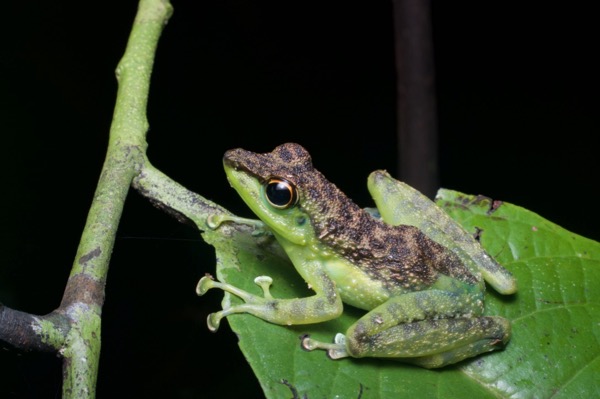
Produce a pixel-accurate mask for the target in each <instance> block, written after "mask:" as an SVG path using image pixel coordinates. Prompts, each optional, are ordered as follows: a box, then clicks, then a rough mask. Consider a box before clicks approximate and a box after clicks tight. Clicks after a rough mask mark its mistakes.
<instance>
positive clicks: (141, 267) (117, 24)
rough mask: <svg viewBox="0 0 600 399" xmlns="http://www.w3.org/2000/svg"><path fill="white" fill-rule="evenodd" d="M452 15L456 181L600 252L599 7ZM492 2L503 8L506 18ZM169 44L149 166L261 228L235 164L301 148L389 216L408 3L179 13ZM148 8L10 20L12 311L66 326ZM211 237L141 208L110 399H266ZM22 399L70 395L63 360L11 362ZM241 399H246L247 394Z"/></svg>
mask: <svg viewBox="0 0 600 399" xmlns="http://www.w3.org/2000/svg"><path fill="white" fill-rule="evenodd" d="M482 3H483V2H475V1H470V2H459V3H457V2H443V1H433V10H432V13H433V15H432V18H433V29H434V32H433V34H434V46H435V61H436V83H437V90H438V93H437V95H438V117H439V133H440V149H439V152H440V178H441V185H442V186H443V187H446V188H451V189H455V190H459V191H462V192H465V193H471V194H484V195H487V196H490V197H492V198H494V199H500V200H504V201H508V202H511V203H514V204H517V205H521V206H523V207H525V208H528V209H530V210H532V211H534V212H537V213H539V214H541V215H542V216H544V217H546V218H548V219H549V220H551V221H554V222H556V223H558V224H560V225H562V226H564V227H565V228H567V229H569V230H572V231H574V232H577V233H579V234H582V235H585V236H588V237H590V238H593V239H596V240H598V239H600V229H599V228H598V223H599V222H600V217H599V215H598V210H597V205H596V201H597V192H598V191H597V186H598V178H597V175H598V171H599V165H600V162H599V161H598V156H597V153H598V147H597V145H596V141H595V139H596V136H597V135H598V133H599V129H598V127H599V123H598V118H597V113H598V112H597V110H598V108H599V107H598V106H599V104H598V87H597V85H596V73H597V71H598V64H597V63H596V61H595V60H594V58H595V55H596V54H595V53H597V40H596V38H597V33H598V32H597V30H596V29H595V28H594V26H596V25H597V23H596V22H597V21H595V20H594V19H596V18H595V17H594V15H595V14H594V13H593V12H592V10H591V7H592V5H589V6H587V5H586V6H585V7H587V8H584V6H581V5H573V4H576V3H570V4H571V5H569V6H564V5H562V6H561V4H562V3H557V4H556V5H549V4H543V5H540V6H535V5H531V4H528V5H524V4H522V3H518V2H515V3H514V4H511V3H489V2H487V3H485V4H482ZM488 3H489V4H488ZM173 4H174V6H175V13H174V16H173V17H172V19H171V20H170V22H169V24H168V26H167V27H166V30H165V31H164V34H163V37H162V38H161V41H160V44H159V49H158V53H157V60H156V64H155V69H154V74H153V81H152V88H151V93H150V103H149V109H148V119H149V122H150V125H151V128H150V132H149V134H148V142H149V150H148V155H149V157H150V159H151V161H152V162H153V164H154V165H155V166H157V167H158V168H159V169H161V170H162V171H164V172H165V173H167V174H168V175H170V176H171V177H172V178H174V179H175V180H177V181H179V182H180V183H182V184H183V185H185V186H187V187H188V188H190V189H192V190H194V191H196V192H198V193H200V194H201V195H204V196H205V197H207V198H209V199H211V200H214V201H216V202H218V203H220V204H222V205H224V206H226V207H227V208H229V209H231V210H233V211H234V212H236V213H238V214H242V215H246V216H248V215H249V213H248V211H247V210H246V209H245V207H244V206H243V204H242V203H241V200H239V199H238V198H237V196H236V194H235V192H234V191H233V190H231V189H230V188H229V187H228V184H227V182H226V179H225V176H224V173H223V171H222V167H221V157H222V155H223V153H224V151H225V150H227V149H229V148H233V147H243V148H246V149H250V150H255V151H261V152H264V151H270V150H271V149H272V148H273V147H275V146H276V145H277V144H280V143H283V142H287V141H296V142H299V143H301V144H303V145H304V146H305V147H306V148H307V149H308V150H309V151H310V152H311V154H312V157H313V160H314V163H315V165H316V167H317V168H318V169H320V170H321V171H322V172H323V173H324V174H325V175H326V176H328V177H329V179H330V180H332V181H333V182H335V183H336V184H337V185H338V186H339V187H340V188H341V189H342V190H343V191H345V192H346V193H347V194H348V195H349V196H350V197H352V198H354V199H355V200H356V202H358V203H359V204H361V205H364V206H366V205H370V201H369V197H368V193H367V190H366V177H367V175H368V173H369V172H370V171H371V170H373V169H376V168H385V169H388V170H389V171H392V172H393V171H395V166H396V155H395V154H396V138H395V134H396V133H395V103H394V102H395V88H394V87H395V86H394V85H395V77H394V65H393V36H392V31H393V29H392V14H391V3H390V2H388V1H385V2H384V1H370V2H366V1H345V2H323V1H303V2H284V1H251V0H219V1H179V0H174V1H173ZM136 8H137V2H136V1H129V0H128V1H104V2H83V1H67V0H57V1H28V2H21V1H8V2H5V3H3V10H2V16H3V17H4V18H3V19H4V23H3V25H2V27H1V28H0V29H1V30H2V31H0V32H1V33H2V53H1V54H0V73H1V75H0V101H1V107H0V115H1V118H0V120H1V123H2V133H3V134H2V142H1V144H0V151H1V157H0V176H1V178H2V195H1V198H2V200H1V203H0V204H1V206H2V214H1V219H0V220H1V223H0V226H1V229H0V234H1V237H0V238H1V240H2V241H1V242H2V250H1V251H0V300H1V301H2V302H3V303H5V304H6V305H8V306H11V307H14V308H18V309H20V310H23V311H28V312H33V313H36V314H45V313H48V312H50V311H51V310H52V309H54V308H56V307H57V306H58V304H59V302H60V299H61V296H62V290H63V288H64V284H65V281H66V278H67V276H68V274H69V271H70V266H71V263H72V261H73V258H74V255H75V251H76V248H77V245H78V240H79V235H80V234H81V231H82V228H83V225H84V223H85V218H86V214H87V210H88V207H89V204H90V202H91V200H92V196H93V192H94V189H95V185H96V181H97V178H98V175H99V171H100V168H101V165H102V162H103V158H104V153H105V149H106V144H107V137H108V129H109V126H110V122H111V115H112V110H113V105H114V99H115V94H116V81H115V79H114V73H113V71H114V69H115V67H116V65H117V62H118V61H119V59H120V57H121V55H122V54H123V51H124V48H125V44H126V41H127V37H128V33H129V30H130V27H131V23H132V21H133V18H134V15H135V11H136ZM212 271H214V254H213V251H212V248H211V247H209V246H208V245H206V244H205V243H204V242H202V241H201V240H199V239H198V235H197V233H196V232H195V231H194V230H192V229H191V228H189V227H187V226H183V225H180V224H178V223H177V222H176V221H174V220H173V219H171V218H170V217H168V216H166V215H164V214H163V213H161V212H160V211H158V210H156V209H155V208H153V207H152V206H151V205H149V204H148V202H147V201H145V200H144V199H143V198H141V197H140V196H139V195H138V194H137V193H135V192H132V193H131V195H130V197H129V198H128V201H127V204H126V207H125V211H124V215H123V219H122V224H121V226H120V229H119V234H118V239H117V242H116V245H115V250H114V253H113V261H112V263H111V270H110V273H109V278H108V284H107V291H106V304H105V306H104V310H103V328H102V338H103V342H102V356H101V362H100V373H99V381H98V397H101V398H103V397H146V398H148V397H161V398H162V397H175V398H191V397H199V396H200V395H201V394H205V395H206V397H232V396H237V397H241V396H243V397H261V396H262V395H261V391H260V388H259V386H258V383H257V382H256V380H255V378H254V377H253V375H252V374H251V371H250V370H249V367H248V366H247V365H246V363H245V360H244V359H243V357H242V355H241V354H240V353H239V351H237V345H236V338H235V336H234V334H232V333H231V332H230V330H229V329H228V328H227V326H226V324H225V325H224V326H223V328H222V329H221V330H220V331H219V333H217V334H210V333H208V332H207V329H206V325H205V321H204V320H205V317H206V314H207V313H209V312H210V311H214V310H215V309H217V308H218V306H219V300H220V295H217V294H215V295H211V296H207V297H206V298H202V299H200V298H198V297H196V296H195V293H194V287H195V284H196V282H197V280H198V279H199V277H200V276H201V275H203V274H204V273H206V272H212ZM0 371H1V374H0V397H2V398H4V397H8V398H56V397H60V392H61V391H60V373H61V370H60V360H59V359H58V358H56V357H54V356H53V355H48V354H21V353H18V352H16V351H14V350H10V349H9V348H4V347H3V346H0ZM240 395H241V396H240Z"/></svg>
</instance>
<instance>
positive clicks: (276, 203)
mask: <svg viewBox="0 0 600 399" xmlns="http://www.w3.org/2000/svg"><path fill="white" fill-rule="evenodd" d="M265 197H267V201H269V204H271V205H272V206H273V207H275V208H277V209H287V208H290V207H292V206H294V205H296V202H297V201H298V192H297V190H296V186H294V185H293V184H292V183H290V182H289V181H287V180H284V179H280V178H276V177H273V178H271V179H269V181H268V182H267V184H266V185H265Z"/></svg>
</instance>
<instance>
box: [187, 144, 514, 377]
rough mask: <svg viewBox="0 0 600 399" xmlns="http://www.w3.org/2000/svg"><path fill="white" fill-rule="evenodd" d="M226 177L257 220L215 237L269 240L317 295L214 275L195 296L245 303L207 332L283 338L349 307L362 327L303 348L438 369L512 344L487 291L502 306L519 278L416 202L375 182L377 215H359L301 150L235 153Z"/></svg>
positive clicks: (400, 188) (411, 193) (227, 159)
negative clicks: (274, 333)
mask: <svg viewBox="0 0 600 399" xmlns="http://www.w3.org/2000/svg"><path fill="white" fill-rule="evenodd" d="M223 165H224V169H225V174H226V176H227V179H228V181H229V183H230V185H231V186H232V187H233V188H234V189H235V190H236V191H237V192H238V194H239V195H240V197H241V198H242V200H243V201H244V202H245V203H246V205H247V206H248V207H249V208H250V210H251V211H252V212H253V213H254V214H255V215H256V216H257V217H258V219H259V220H255V219H245V218H241V217H238V216H232V215H230V216H227V215H221V214H220V215H211V216H210V217H209V218H208V220H207V224H208V226H210V228H213V229H217V228H219V226H221V225H222V224H223V223H243V224H249V225H252V226H255V227H259V228H260V229H261V230H262V231H266V232H268V233H269V234H272V236H274V237H275V239H276V240H277V242H278V243H279V244H280V246H281V247H282V248H283V251H284V252H285V254H286V255H287V257H289V260H290V261H291V263H292V264H293V266H294V268H295V269H296V271H297V272H298V274H299V275H300V276H301V278H302V279H303V280H304V281H305V282H306V283H307V285H308V287H309V289H310V290H311V293H314V294H313V295H310V296H306V297H302V298H275V297H273V295H272V294H271V292H270V286H271V285H272V284H273V279H272V278H271V277H269V276H258V277H256V279H255V280H254V282H255V283H256V284H257V285H258V286H259V287H260V288H261V289H262V295H257V294H253V293H250V292H248V291H245V290H243V289H240V288H238V287H236V286H234V285H231V284H229V283H225V282H220V281H217V280H216V279H214V278H213V277H212V276H210V275H206V276H204V277H202V278H201V279H200V281H199V282H198V285H197V289H196V292H197V294H198V295H204V294H206V292H207V291H208V290H210V289H220V290H223V291H225V292H229V293H230V294H232V295H234V296H237V297H239V298H240V299H241V300H242V303H239V304H233V305H232V304H231V303H228V304H227V305H225V308H224V309H222V310H221V311H218V312H215V313H211V314H209V315H208V317H207V324H208V328H209V329H210V330H211V331H217V329H218V328H219V325H220V323H221V321H222V320H223V319H224V318H226V317H228V316H231V315H234V314H242V313H247V314H251V315H253V316H255V317H258V318H260V319H263V320H265V321H267V322H270V323H274V324H279V325H284V326H292V325H307V324H313V323H322V322H326V321H329V320H333V319H336V318H338V317H339V316H340V315H341V314H342V312H343V310H344V306H346V305H348V306H352V307H354V308H358V309H360V310H362V311H364V315H362V316H361V317H360V318H358V320H357V321H356V322H354V324H352V325H351V326H350V327H349V328H348V329H347V330H346V331H341V332H339V333H337V334H336V335H335V336H334V337H333V339H332V341H330V342H323V341H320V340H316V339H314V338H312V337H311V336H310V335H309V334H305V335H303V336H302V337H301V338H300V347H301V348H302V349H304V350H306V351H314V350H323V351H325V352H326V353H327V355H328V357H329V358H330V359H333V360H338V359H343V358H387V359H394V360H399V361H402V362H406V363H409V364H413V365H416V366H419V367H423V368H427V369H435V368H440V367H445V366H447V365H451V364H455V363H458V362H460V361H462V360H465V359H468V358H472V357H474V356H477V355H480V354H483V353H486V352H491V351H495V350H500V349H503V348H505V347H506V345H507V344H508V342H509V340H510V336H511V324H510V321H509V320H507V319H506V318H503V317H500V316H487V315H484V314H483V313H484V295H485V291H486V282H487V283H488V284H490V285H491V286H492V287H494V288H495V290H496V291H498V292H500V293H501V294H505V295H509V294H513V293H515V292H516V290H517V287H516V280H515V278H514V276H513V275H512V273H511V272H510V271H508V270H507V269H506V268H504V267H503V266H501V265H500V264H498V263H497V262H496V261H495V260H494V259H493V257H491V256H490V255H489V254H487V252H486V251H485V250H484V249H483V248H482V247H481V246H480V244H479V243H478V241H477V240H476V239H475V238H473V236H472V235H471V234H469V233H468V232H466V230H464V229H462V228H461V227H460V225H458V223H457V222H455V221H453V220H452V219H451V218H450V217H449V216H448V215H447V213H445V212H444V211H443V210H442V209H441V208H439V207H438V206H437V205H435V203H434V202H433V201H431V200H429V198H427V197H425V196H424V195H423V194H421V193H419V192H418V191H417V190H414V189H412V188H410V186H408V185H406V184H405V183H402V182H399V181H398V180H395V179H393V178H392V177H391V176H390V175H389V174H388V173H387V172H386V171H382V170H380V171H375V172H373V173H372V174H371V175H370V176H369V179H368V188H369V191H370V193H371V194H372V196H373V197H374V199H375V203H376V205H377V209H375V210H374V209H372V208H371V209H365V208H361V207H359V206H358V205H357V204H356V203H355V202H353V201H352V200H351V199H350V198H348V197H347V196H346V195H345V194H344V193H343V192H342V191H341V190H340V189H339V188H338V187H337V186H336V185H334V184H333V183H331V182H330V181H328V180H327V179H326V177H325V176H324V175H323V174H322V173H321V172H319V171H318V170H317V169H315V167H314V166H313V162H312V158H311V156H310V154H309V153H308V151H307V150H306V149H305V148H304V147H302V146H301V145H300V144H296V143H285V144H282V145H279V146H277V147H276V148H275V149H274V150H273V151H271V152H267V153H256V152H252V151H248V150H244V149H241V148H236V149H232V150H228V151H227V152H226V153H225V155H224V157H223ZM398 193H401V194H403V195H397V194H398ZM394 198H400V200H395V199H394ZM415 204H416V205H415ZM399 208H404V211H403V210H402V209H399ZM420 216H424V217H425V218H426V219H427V220H426V221H421V220H420Z"/></svg>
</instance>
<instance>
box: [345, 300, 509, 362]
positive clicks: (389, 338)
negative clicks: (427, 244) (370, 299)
mask: <svg viewBox="0 0 600 399" xmlns="http://www.w3.org/2000/svg"><path fill="white" fill-rule="evenodd" d="M461 299H462V301H461ZM467 299H468V298H467ZM467 299H466V298H463V297H460V296H458V295H455V294H452V293H446V292H444V291H435V290H434V291H422V292H416V293H411V294H406V295H403V296H400V297H395V298H392V299H391V300H389V301H388V302H386V303H384V304H383V305H381V306H379V307H377V308H375V309H374V310H373V311H371V312H369V313H367V314H366V315H365V316H363V317H362V318H361V319H360V320H358V321H357V322H356V323H355V324H354V325H353V326H352V327H350V329H348V331H347V334H346V350H347V352H348V354H350V355H351V356H353V357H393V358H405V359H404V360H406V361H409V362H412V363H416V364H418V365H420V366H422V367H429V368H433V367H441V366H444V365H446V364H451V363H456V362H458V361H460V360H462V359H465V358H467V357H471V356H475V355H477V354H480V353H483V352H488V351H491V350H494V349H499V348H500V347H502V346H503V345H504V344H505V343H506V342H508V339H509V336H510V324H509V323H508V321H507V320H505V319H503V318H501V317H477V315H478V314H480V307H477V306H476V307H473V306H472V304H470V303H469V302H468V301H467ZM470 312H472V313H471V315H469V316H470V317H466V315H468V314H469V313H470ZM462 315H465V316H462ZM454 316H456V317H454ZM413 320H416V321H413Z"/></svg>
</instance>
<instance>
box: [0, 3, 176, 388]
mask: <svg viewBox="0 0 600 399" xmlns="http://www.w3.org/2000/svg"><path fill="white" fill-rule="evenodd" d="M171 13H172V7H171V5H170V4H169V2H168V0H141V1H140V3H139V7H138V13H137V15H136V18H135V21H134V24H133V28H132V31H131V35H130V37H129V42H128V45H127V49H126V51H125V54H124V56H123V58H122V60H121V62H120V63H119V66H118V67H117V72H116V74H117V79H118V82H119V89H118V93H117V99H116V105H115V111H114V115H113V121H112V125H111V129H110V139H109V145H108V150H107V155H106V159H105V163H104V166H103V168H102V173H101V175H100V179H99V182H98V186H97V189H96V193H95V195H94V200H93V203H92V205H91V208H90V211H89V213H88V218H87V221H86V225H85V228H84V231H83V234H82V236H81V240H80V243H79V248H78V250H77V254H76V256H75V261H74V263H73V267H72V269H71V274H70V276H69V279H68V281H67V285H66V288H65V292H64V296H63V299H62V302H61V304H60V306H59V308H58V309H56V310H55V311H53V312H51V313H50V314H48V315H46V316H34V315H31V314H27V313H23V312H19V311H17V310H13V309H10V308H7V307H5V306H2V305H0V339H1V340H3V341H5V342H8V343H10V344H11V345H13V346H15V347H17V348H19V349H22V350H25V351H30V350H45V351H55V352H57V353H58V354H59V355H61V356H62V357H63V398H93V397H94V396H95V388H96V379H97V370H98V361H99V354H100V324H101V318H100V315H101V310H102V305H103V304H104V287H105V282H106V276H107V273H108V266H109V261H110V255H111V253H112V248H113V245H114V241H115V235H116V231H117V227H118V224H119V220H120V217H121V213H122V210H123V205H124V203H125V198H126V196H127V193H128V191H129V187H130V185H131V182H132V180H133V178H134V176H135V175H136V174H137V173H138V171H139V170H141V168H142V165H143V163H144V162H145V155H144V152H145V150H146V141H145V136H146V131H147V129H148V122H147V120H146V104H147V101H148V91H149V86H150V75H151V71H152V66H153V61H154V54H155V50H156V46H157V42H158V39H159V37H160V34H161V32H162V29H163V27H164V25H165V24H166V22H167V21H168V19H169V17H170V15H171Z"/></svg>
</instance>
